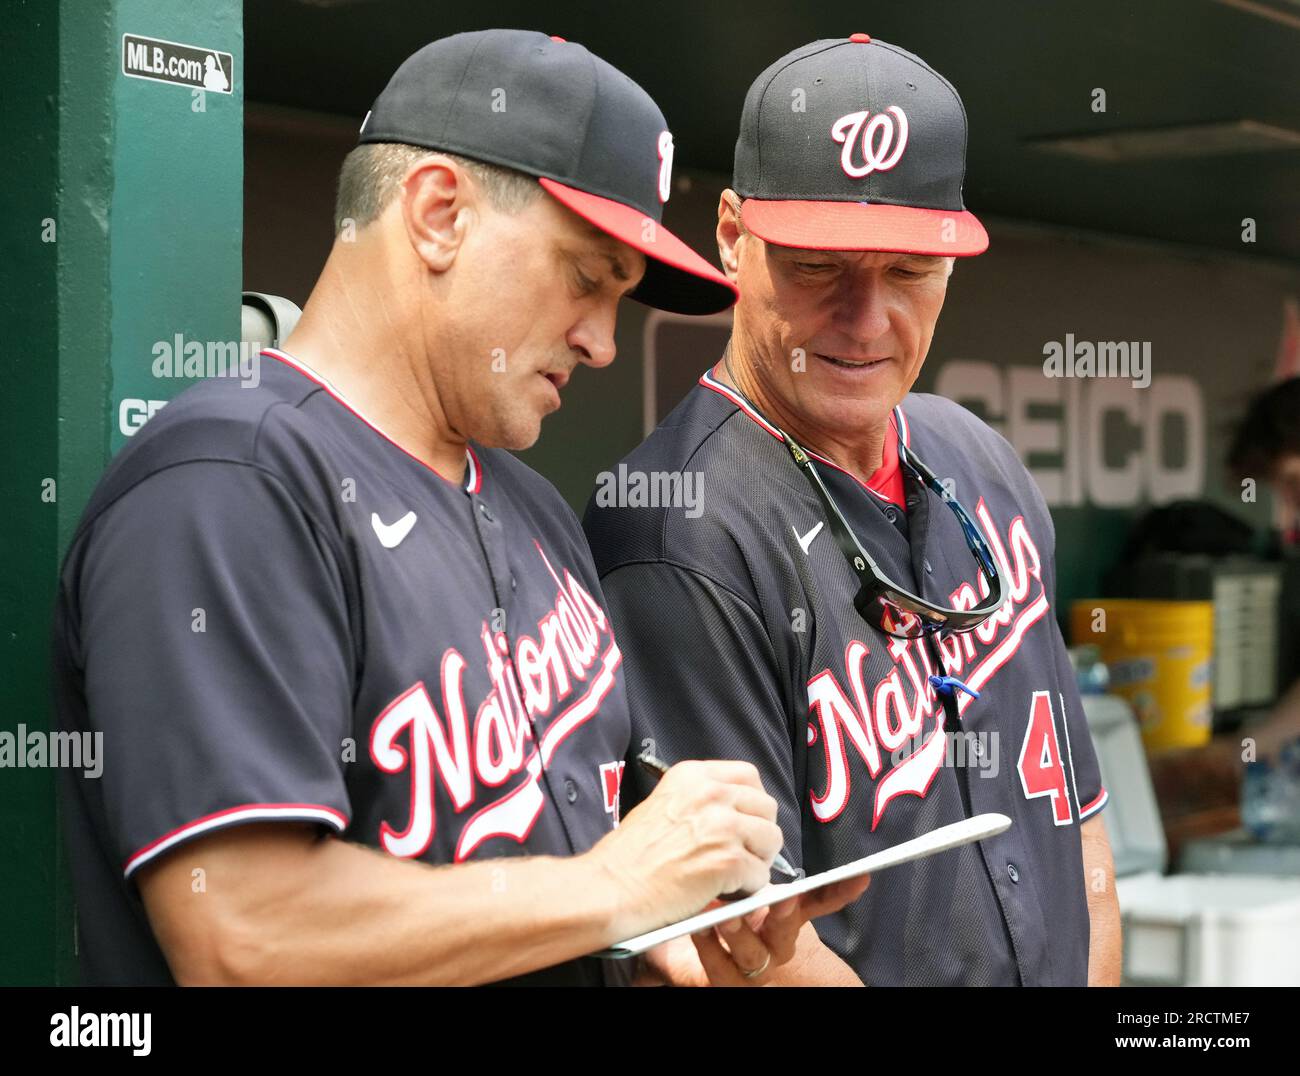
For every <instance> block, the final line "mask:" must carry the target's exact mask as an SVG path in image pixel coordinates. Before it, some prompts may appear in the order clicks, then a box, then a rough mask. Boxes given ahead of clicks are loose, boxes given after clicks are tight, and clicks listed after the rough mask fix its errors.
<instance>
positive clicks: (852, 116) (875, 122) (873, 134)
mask: <svg viewBox="0 0 1300 1076" xmlns="http://www.w3.org/2000/svg"><path fill="white" fill-rule="evenodd" d="M870 115H871V113H870V112H867V111H865V110H864V111H862V112H850V113H849V114H848V115H847V116H841V117H840V118H839V119H837V120H836V121H835V122H834V123H833V124H832V125H831V137H832V138H833V139H835V141H836V142H843V143H844V149H843V150H841V151H840V167H841V168H843V169H844V171H845V173H846V174H847V175H850V176H852V177H853V178H854V179H861V178H862V177H863V176H869V175H871V173H872V172H885V171H888V170H889V169H890V168H893V167H894V165H896V164H897V163H898V161H899V158H900V157H902V156H903V150H904V149H905V148H906V146H907V117H906V116H905V115H904V114H903V110H902V109H901V108H899V107H898V106H897V105H890V106H889V107H888V108H887V109H885V111H884V112H878V113H877V114H876V115H875V116H874V117H872V119H871V122H870V123H868V122H867V117H868V116H870ZM895 122H897V126H895ZM857 145H861V147H862V161H863V163H862V164H855V163H854V161H853V148H854V147H855V146H857Z"/></svg>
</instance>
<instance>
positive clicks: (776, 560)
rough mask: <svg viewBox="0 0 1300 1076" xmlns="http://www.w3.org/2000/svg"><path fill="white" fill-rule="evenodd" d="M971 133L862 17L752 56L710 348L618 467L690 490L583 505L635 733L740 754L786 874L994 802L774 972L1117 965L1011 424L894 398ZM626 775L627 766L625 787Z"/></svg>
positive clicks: (1109, 898) (1067, 974) (905, 980)
mask: <svg viewBox="0 0 1300 1076" xmlns="http://www.w3.org/2000/svg"><path fill="white" fill-rule="evenodd" d="M966 137H967V129H966V115H965V110H964V108H963V106H962V103H961V99H960V98H959V97H958V95H957V92H956V90H955V89H954V88H953V87H952V85H951V84H950V83H949V82H948V81H947V80H946V79H944V78H943V77H942V76H941V75H939V74H938V73H937V72H936V71H934V70H933V69H932V68H931V67H929V65H927V64H926V63H925V62H924V61H923V60H921V59H920V58H919V57H917V56H914V55H913V54H911V53H910V52H907V51H905V50H904V49H901V48H898V47H897V46H895V45H891V44H888V43H886V42H882V41H875V40H872V39H871V37H870V36H869V35H867V34H853V35H852V36H850V37H848V38H841V39H835V40H824V41H816V42H813V43H812V44H809V45H806V46H804V47H802V48H799V49H796V50H795V51H793V52H791V53H789V54H788V55H786V56H783V57H782V58H781V59H779V60H777V61H776V62H775V63H774V64H772V65H771V66H770V67H768V68H767V70H765V71H764V72H763V73H762V74H761V75H759V77H758V78H757V80H755V82H754V83H753V85H752V86H751V87H750V89H749V93H748V95H747V97H746V99H745V104H744V111H743V113H742V116H741V121H740V133H739V137H738V139H737V142H736V155H735V175H734V179H733V183H732V186H731V188H730V189H728V190H726V191H724V192H723V194H722V198H721V201H720V204H719V207H718V228H717V237H718V249H719V252H720V254H721V258H722V263H723V266H724V268H725V270H726V273H727V275H728V277H730V278H731V279H732V280H733V281H734V282H736V283H737V284H738V285H739V287H740V299H739V302H738V304H737V306H736V308H735V312H734V323H733V329H732V335H731V340H730V342H729V344H728V346H727V348H726V350H725V352H724V354H723V356H722V357H721V359H720V360H718V361H716V363H715V364H714V365H713V366H712V368H711V369H708V370H706V371H705V372H704V373H703V376H702V377H701V378H700V382H699V384H698V385H697V386H696V387H695V388H693V389H692V391H691V392H690V393H689V394H688V395H687V397H686V398H685V399H684V400H683V401H682V402H681V404H679V405H678V406H677V408H676V409H675V410H674V411H673V412H672V413H671V414H670V415H669V416H668V417H667V418H666V419H665V420H664V421H663V423H662V424H661V425H660V426H659V428H658V429H657V430H655V431H654V432H653V433H652V434H651V436H650V437H649V438H648V439H647V440H646V441H645V442H644V443H643V444H642V445H641V446H640V447H639V448H638V449H636V450H635V451H634V452H632V453H631V455H630V456H629V457H627V459H626V460H625V461H624V464H625V465H626V466H627V468H628V469H629V471H638V472H649V473H668V474H674V473H677V472H688V471H689V472H695V473H696V474H697V476H698V477H697V480H696V488H700V489H702V490H703V497H702V498H701V501H702V506H703V511H702V512H701V511H696V512H693V513H691V514H687V513H685V512H683V511H682V510H681V509H677V508H672V507H661V508H627V507H617V506H612V505H604V504H602V503H601V501H600V499H599V498H593V500H592V502H591V504H590V505H589V506H588V509H587V515H586V518H585V520H584V523H585V527H586V530H587V533H588V537H589V539H590V540H591V544H592V551H593V554H594V556H595V559H596V565H597V568H598V570H599V572H600V574H601V582H602V586H603V588H604V591H605V595H606V598H607V600H608V601H609V603H610V608H611V612H612V614H613V616H614V620H615V623H616V624H617V626H618V631H619V639H620V641H621V644H622V646H623V653H624V668H625V670H626V673H627V677H628V690H629V695H630V698H631V700H632V722H633V726H632V742H633V743H645V742H646V741H647V740H649V741H652V742H653V743H654V745H655V749H656V752H657V753H658V754H659V755H660V756H661V757H664V758H672V759H679V758H746V759H749V760H750V761H752V762H753V763H754V764H755V765H756V766H757V768H758V771H759V773H760V774H761V776H762V779H763V784H764V787H765V788H767V789H768V791H769V792H771V793H772V795H773V796H775V797H776V799H777V802H778V804H779V810H778V816H777V818H778V822H779V823H780V825H781V830H782V833H783V835H784V837H785V841H786V844H785V853H784V854H785V856H786V858H787V859H788V860H790V862H792V863H793V864H794V865H795V866H796V867H799V868H802V869H804V870H806V871H807V872H808V873H810V874H812V873H815V872H820V871H824V870H827V869H830V868H833V867H836V866H839V865H841V864H843V863H847V862H850V861H852V860H855V859H858V858H861V857H863V856H866V855H869V854H871V853H873V852H876V851H879V850H881V849H884V848H887V847H890V846H892V845H895V844H898V843H901V842H903V841H907V840H909V839H912V838H915V837H918V836H920V835H922V834H925V833H927V832H929V831H931V830H934V829H936V828H938V827H940V826H944V825H947V824H950V823H953V822H956V821H960V820H961V819H963V818H966V817H971V816H974V815H978V814H1001V815H1005V816H1006V817H1007V818H1008V819H1010V822H1011V825H1010V826H1009V828H1007V829H1006V831H1005V832H1002V833H1000V834H998V835H997V836H994V837H990V838H986V839H984V840H982V841H980V842H978V843H975V844H968V845H965V846H961V847H958V848H954V849H951V850H949V851H946V852H943V853H941V854H938V855H934V856H931V857H928V858H923V859H920V860H916V861H914V862H910V863H907V864H904V865H902V866H899V867H896V868H893V869H890V870H887V871H883V872H882V873H880V874H879V876H878V877H876V878H875V880H874V881H873V883H872V886H871V889H870V890H869V891H868V893H867V895H866V896H865V897H864V898H863V899H862V900H860V901H856V902H854V903H853V904H852V905H848V906H846V907H845V908H844V909H843V910H842V911H840V912H838V913H836V914H835V915H832V916H828V917H827V918H825V919H822V920H819V921H818V923H817V925H816V928H815V929H814V928H813V926H812V925H809V926H807V927H806V928H805V931H804V934H803V936H802V937H801V939H800V944H799V952H798V954H797V956H796V959H795V960H793V961H791V962H790V963H789V964H787V965H786V966H785V967H783V968H782V969H779V971H778V972H777V973H776V976H775V979H774V981H776V982H782V983H856V982H858V981H862V982H865V983H866V984H868V985H1003V984H1005V985H1017V984H1023V985H1036V984H1073V985H1082V984H1084V983H1113V982H1117V981H1118V914H1117V908H1116V904H1115V898H1114V888H1113V870H1112V867H1111V864H1110V854H1109V846H1108V844H1107V842H1106V837H1105V829H1104V827H1103V823H1102V821H1101V819H1100V818H1098V817H1096V815H1097V812H1099V811H1100V810H1101V809H1102V807H1103V806H1104V805H1105V802H1106V793H1105V790H1104V789H1103V788H1102V786H1101V779H1100V773H1099V770H1098V766H1097V760H1096V756H1095V754H1094V751H1093V748H1092V744H1091V741H1090V739H1089V736H1088V729H1087V725H1086V723H1085V720H1084V715H1083V711H1082V706H1081V704H1080V699H1079V695H1078V691H1077V689H1076V687H1075V683H1074V679H1073V676H1072V673H1071V670H1070V664H1069V661H1068V659H1067V655H1066V652H1065V647H1064V643H1063V641H1062V637H1061V633H1060V631H1059V629H1058V627H1057V625H1056V620H1055V617H1054V616H1053V614H1052V612H1051V602H1052V600H1053V598H1054V588H1055V570H1054V558H1053V543H1054V531H1053V526H1052V520H1051V517H1050V515H1049V514H1048V511H1047V507H1046V505H1045V503H1044V501H1043V498H1042V496H1041V495H1040V494H1039V492H1038V490H1037V488H1036V487H1035V486H1034V484H1033V482H1032V480H1031V479H1030V477H1029V475H1028V473H1027V472H1026V470H1025V468H1024V466H1023V465H1022V464H1021V462H1020V460H1019V459H1017V458H1016V456H1015V453H1014V451H1013V450H1012V449H1011V447H1010V445H1009V444H1008V443H1007V442H1006V441H1004V440H1003V439H1002V438H1001V437H999V436H998V435H997V434H996V433H994V432H993V431H992V430H990V429H989V428H988V427H987V426H985V425H984V424H983V423H982V422H980V421H979V420H978V419H977V418H976V417H975V416H974V415H972V414H971V413H970V412H968V411H966V410H965V409H964V408H962V407H960V406H958V405H957V404H955V403H953V402H951V401H949V400H945V399H941V398H939V397H936V396H932V395H928V394H918V393H912V392H910V389H911V387H912V385H913V383H914V382H915V381H916V378H917V376H918V374H919V373H920V370H921V366H922V364H923V363H924V361H925V358H926V354H927V352H928V350H929V347H930V341H931V338H932V336H933V333H934V329H935V323H936V321H937V319H938V316H939V312H940V309H941V308H942V306H943V301H944V297H945V294H946V291H947V287H948V279H949V274H950V273H951V272H952V267H953V264H954V259H955V258H958V257H968V256H972V255H977V254H980V253H981V252H983V251H984V250H985V249H986V247H987V245H988V238H987V235H986V233H985V230H984V228H983V226H982V225H981V224H980V222H979V221H978V220H977V219H976V218H975V217H974V216H973V215H972V214H971V213H970V212H969V211H967V210H966V208H965V206H964V204H963V200H962V182H963V177H964V171H965V152H966ZM689 358H690V357H688V356H682V357H680V361H689ZM713 358H714V357H712V356H711V357H709V359H706V360H705V362H702V363H701V366H703V365H705V364H706V363H707V362H708V361H711V360H712V359H713ZM647 791H648V785H646V784H645V783H644V782H643V781H642V779H641V777H640V774H639V773H637V772H634V768H633V767H630V766H629V767H628V770H627V779H626V780H625V782H624V796H625V800H626V801H627V802H633V801H635V800H637V799H639V797H640V796H641V795H643V794H645V792H647Z"/></svg>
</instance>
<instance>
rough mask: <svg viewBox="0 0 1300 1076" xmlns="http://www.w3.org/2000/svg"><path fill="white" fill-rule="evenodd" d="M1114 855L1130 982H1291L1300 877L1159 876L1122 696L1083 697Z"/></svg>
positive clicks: (1148, 804) (1149, 808)
mask: <svg viewBox="0 0 1300 1076" xmlns="http://www.w3.org/2000/svg"><path fill="white" fill-rule="evenodd" d="M1084 711H1085V713H1086V714H1087V717H1088V726H1089V728H1090V729H1091V731H1092V738H1093V742H1094V744H1095V745H1096V748H1097V756H1098V762H1099V763H1100V765H1101V777H1102V782H1103V783H1104V785H1105V787H1106V788H1107V790H1108V791H1109V792H1110V805H1109V806H1108V807H1107V808H1106V810H1105V811H1104V812H1103V817H1104V818H1105V820H1106V830H1107V833H1108V834H1109V836H1110V842H1111V849H1112V851H1113V853H1114V857H1115V875H1116V891H1117V893H1118V896H1119V906H1120V913H1121V915H1122V917H1123V926H1124V972H1123V976H1124V979H1123V981H1124V983H1125V985H1132V986H1156V985H1162V986H1300V878H1298V877H1274V876H1268V875H1235V874H1200V873H1189V874H1174V875H1168V876H1166V875H1165V874H1164V869H1165V864H1166V861H1167V858H1168V851H1167V848H1166V846H1165V838H1164V829H1163V827H1162V826H1161V823H1160V811H1159V808H1158V806H1157V804H1156V798H1155V793H1154V791H1153V789H1152V786H1151V776H1150V773H1149V772H1148V770H1147V763H1146V753H1145V751H1144V749H1143V747H1142V738H1141V736H1140V735H1139V733H1138V728H1137V722H1136V721H1135V720H1134V718H1133V715H1132V712H1131V711H1130V710H1129V708H1128V705H1127V703H1125V702H1124V701H1123V700H1122V699H1118V698H1115V697H1114V696H1109V695H1089V696H1085V697H1084Z"/></svg>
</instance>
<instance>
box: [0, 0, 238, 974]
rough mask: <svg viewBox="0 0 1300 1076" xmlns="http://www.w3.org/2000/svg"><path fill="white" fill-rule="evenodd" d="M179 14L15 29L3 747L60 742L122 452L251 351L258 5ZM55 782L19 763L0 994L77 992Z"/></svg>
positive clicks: (1, 357)
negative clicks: (97, 488)
mask: <svg viewBox="0 0 1300 1076" xmlns="http://www.w3.org/2000/svg"><path fill="white" fill-rule="evenodd" d="M167 7H170V8H171V9H172V10H160V7H159V5H157V4H156V3H154V2H151V0H110V2H103V3H96V4H86V3H84V2H82V0H17V2H16V4H14V5H11V6H10V9H9V11H8V13H7V15H6V20H7V27H6V30H7V32H6V38H7V46H8V48H7V55H8V58H9V62H7V63H6V64H5V65H4V67H3V70H0V107H2V108H3V109H4V113H5V126H4V134H3V139H4V141H3V152H4V158H5V161H6V163H7V166H6V169H5V172H4V175H5V179H4V181H3V193H2V197H3V204H4V205H5V207H6V212H5V214H3V225H0V227H3V235H4V247H3V249H4V253H5V257H4V258H3V259H0V274H2V276H0V281H2V283H3V286H2V287H0V304H3V305H0V311H2V312H3V317H4V325H5V328H6V330H7V331H6V332H4V333H3V334H0V401H3V407H4V421H3V430H4V432H3V437H4V442H5V448H4V459H5V467H4V468H3V470H2V472H0V493H2V494H3V498H4V500H3V504H4V506H5V510H6V520H5V524H4V526H3V527H2V528H0V558H2V559H3V563H4V566H5V573H4V578H5V581H4V584H3V590H2V591H0V627H2V628H3V635H2V636H0V639H2V641H3V646H2V647H0V707H2V708H0V731H9V732H11V733H16V732H17V730H18V726H19V725H25V726H26V728H27V729H28V730H36V731H41V732H43V731H45V730H48V729H49V727H50V722H51V717H52V714H51V707H50V692H49V660H48V657H49V632H50V612H51V609H52V607H53V602H54V594H55V584H56V579H57V574H58V567H59V563H60V560H61V558H62V555H63V552H64V550H65V549H66V547H67V543H68V541H69V539H70V538H71V536H72V533H73V531H74V530H75V528H76V524H77V521H78V519H79V517H80V514H81V511H82V508H83V507H84V505H85V503H86V500H87V498H88V497H89V495H90V492H91V490H92V489H93V488H94V484H95V481H96V479H97V478H98V476H99V474H100V472H101V471H102V470H103V468H104V466H105V464H106V463H107V462H108V459H109V456H110V455H111V453H112V452H114V451H116V450H117V449H118V448H120V447H121V446H122V445H123V444H125V443H126V441H127V439H128V437H129V436H130V435H131V434H132V433H134V431H135V428H136V427H137V426H138V425H139V423H140V422H141V421H142V420H143V419H144V418H145V417H146V416H147V415H148V413H149V412H150V410H151V409H153V410H156V408H157V407H158V406H160V405H161V403H162V402H165V401H166V400H168V399H170V398H171V397H173V396H174V395H176V393H177V392H179V391H180V390H181V389H183V388H184V387H185V386H186V385H187V384H189V383H190V381H191V380H193V378H192V377H184V376H175V375H177V374H182V375H183V374H184V373H186V372H187V369H188V371H189V372H191V373H193V372H196V369H205V370H206V369H210V366H207V365H206V364H200V365H199V366H198V367H197V368H196V365H195V363H194V361H193V359H194V356H195V355H198V354H201V355H203V356H205V357H207V356H224V355H229V354H230V349H231V348H232V347H233V348H234V349H235V350H236V353H237V349H238V341H239V335H240V332H239V292H240V290H241V275H242V273H241V260H242V252H241V246H242V234H243V231H242V225H243V220H242V217H243V193H242V192H243V26H242V5H241V4H240V3H239V0H210V2H209V3H207V4H204V5H180V4H177V5H167ZM136 38H141V39H153V40H154V41H156V42H159V44H150V43H149V42H136V41H135V39H136ZM124 67H129V68H130V69H131V70H132V71H134V73H135V74H137V75H147V76H149V77H132V75H130V74H127V73H126V72H125V71H124ZM205 83H206V87H207V88H204V84H205ZM223 87H224V90H226V91H229V92H223ZM178 345H179V347H178ZM187 347H188V348H189V352H188V354H189V357H190V359H191V362H190V363H189V366H188V368H187V366H186V364H185V361H184V360H185V358H186V354H187V353H186V348H187ZM171 360H179V361H171ZM169 367H170V369H169ZM159 372H161V373H163V374H165V375H169V376H163V377H158V376H155V375H156V373H159ZM133 401H140V403H134V402H133ZM54 777H55V775H54V772H53V771H52V770H48V769H28V768H24V769H17V768H12V767H5V768H0V923H3V927H0V935H2V938H0V984H14V983H22V984H28V983H47V984H48V983H67V982H74V981H75V980H76V962H75V954H74V944H75V943H74V934H73V923H74V910H73V907H72V901H71V894H70V888H69V884H68V873H67V865H66V862H65V861H64V858H63V854H62V849H61V844H62V841H61V834H60V832H59V828H58V802H57V797H56V791H55V780H54Z"/></svg>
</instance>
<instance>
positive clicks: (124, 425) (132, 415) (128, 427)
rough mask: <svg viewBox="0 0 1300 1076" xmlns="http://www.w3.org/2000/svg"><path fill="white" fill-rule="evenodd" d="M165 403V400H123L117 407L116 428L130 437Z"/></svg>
mask: <svg viewBox="0 0 1300 1076" xmlns="http://www.w3.org/2000/svg"><path fill="white" fill-rule="evenodd" d="M166 403H167V401H166V400H123V401H122V402H121V403H120V404H118V406H117V428H118V429H119V430H121V431H122V433H123V434H125V435H126V436H127V437H131V436H132V435H133V434H134V433H135V431H136V430H138V429H139V428H140V427H141V426H143V425H144V424H145V423H146V422H148V421H149V420H150V419H151V418H153V417H154V415H156V414H157V413H158V411H159V410H160V409H161V408H162V407H163V405H165V404H166Z"/></svg>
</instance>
